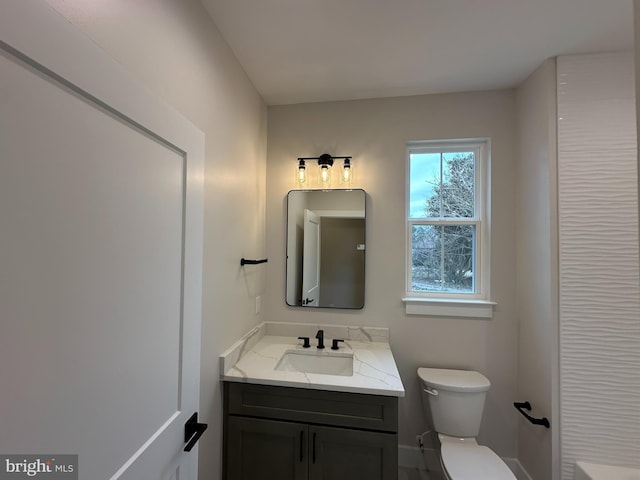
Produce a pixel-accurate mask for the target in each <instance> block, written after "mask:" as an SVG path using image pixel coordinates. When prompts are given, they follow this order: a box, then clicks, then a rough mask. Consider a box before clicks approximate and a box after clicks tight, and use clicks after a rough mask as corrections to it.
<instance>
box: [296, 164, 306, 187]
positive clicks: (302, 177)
mask: <svg viewBox="0 0 640 480" xmlns="http://www.w3.org/2000/svg"><path fill="white" fill-rule="evenodd" d="M296 182H298V185H300V186H301V187H303V186H305V185H306V184H307V166H306V165H305V163H304V160H300V163H298V169H297V171H296Z"/></svg>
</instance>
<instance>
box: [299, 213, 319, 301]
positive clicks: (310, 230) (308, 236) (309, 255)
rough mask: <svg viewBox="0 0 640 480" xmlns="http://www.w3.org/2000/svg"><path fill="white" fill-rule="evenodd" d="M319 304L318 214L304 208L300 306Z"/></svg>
mask: <svg viewBox="0 0 640 480" xmlns="http://www.w3.org/2000/svg"><path fill="white" fill-rule="evenodd" d="M319 304H320V215H318V214H317V213H315V212H313V211H311V210H308V209H305V210H304V242H303V248H302V306H303V307H317V306H318V305H319Z"/></svg>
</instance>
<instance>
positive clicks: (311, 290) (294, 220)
mask: <svg viewBox="0 0 640 480" xmlns="http://www.w3.org/2000/svg"><path fill="white" fill-rule="evenodd" d="M365 198H366V194H365V191H364V190H361V189H354V190H292V191H290V192H289V194H288V195H287V287H286V293H285V296H286V302H287V305H289V306H292V307H324V308H353V309H358V308H362V307H364V267H365V224H366V215H365V203H366V202H365Z"/></svg>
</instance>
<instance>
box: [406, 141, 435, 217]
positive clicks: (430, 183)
mask: <svg viewBox="0 0 640 480" xmlns="http://www.w3.org/2000/svg"><path fill="white" fill-rule="evenodd" d="M409 164H410V167H411V171H410V173H409V216H410V217H411V218H423V217H426V216H427V215H426V213H425V209H426V205H427V199H429V198H431V197H432V196H433V187H434V186H435V184H437V183H438V182H440V153H412V154H411V156H410V162H409Z"/></svg>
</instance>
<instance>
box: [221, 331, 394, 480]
mask: <svg viewBox="0 0 640 480" xmlns="http://www.w3.org/2000/svg"><path fill="white" fill-rule="evenodd" d="M319 329H322V330H323V332H324V335H325V338H326V339H327V347H326V348H325V349H320V350H319V349H317V342H316V341H315V340H314V337H313V335H314V334H315V333H316V332H317V330H319ZM298 336H308V337H311V347H309V348H304V347H303V346H302V345H303V341H300V340H298V338H297V337H298ZM334 338H339V339H341V340H344V342H343V343H342V342H341V343H340V344H339V346H340V348H339V350H331V348H330V345H331V342H330V341H329V340H331V339H334ZM292 356H293V357H294V358H291V357H292ZM298 357H301V358H298ZM300 359H301V360H303V361H302V362H299V361H298V360H300ZM220 360H221V361H220V369H221V379H222V381H223V392H224V424H223V428H224V467H223V471H224V475H223V477H224V478H225V479H226V480H235V479H243V480H250V479H254V478H255V479H265V478H277V479H279V480H280V479H283V480H286V479H296V480H298V479H307V478H309V479H332V480H340V479H345V480H347V479H349V480H354V479H359V478H362V479H380V480H391V479H394V480H395V479H397V476H398V441H397V434H398V398H399V397H402V396H404V388H403V386H402V382H401V381H400V376H399V375H398V371H397V367H396V365H395V361H394V360H393V355H392V354H391V350H390V348H389V344H388V331H387V329H376V328H373V329H367V328H365V327H337V326H310V325H300V324H276V323H270V322H266V323H263V324H261V325H259V326H258V327H256V328H255V329H254V330H252V331H251V332H250V333H249V334H247V335H245V337H243V339H241V340H240V341H239V342H237V343H236V344H235V345H234V346H233V347H232V348H230V349H229V350H228V351H227V352H225V354H223V355H222V356H221V359H220ZM325 362H329V363H325ZM345 362H351V363H350V364H349V365H347V366H345V365H346V363H345ZM349 367H350V368H349ZM327 368H328V369H329V370H326V369H327ZM300 370H306V371H300ZM318 372H322V373H318ZM329 372H330V373H329Z"/></svg>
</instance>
